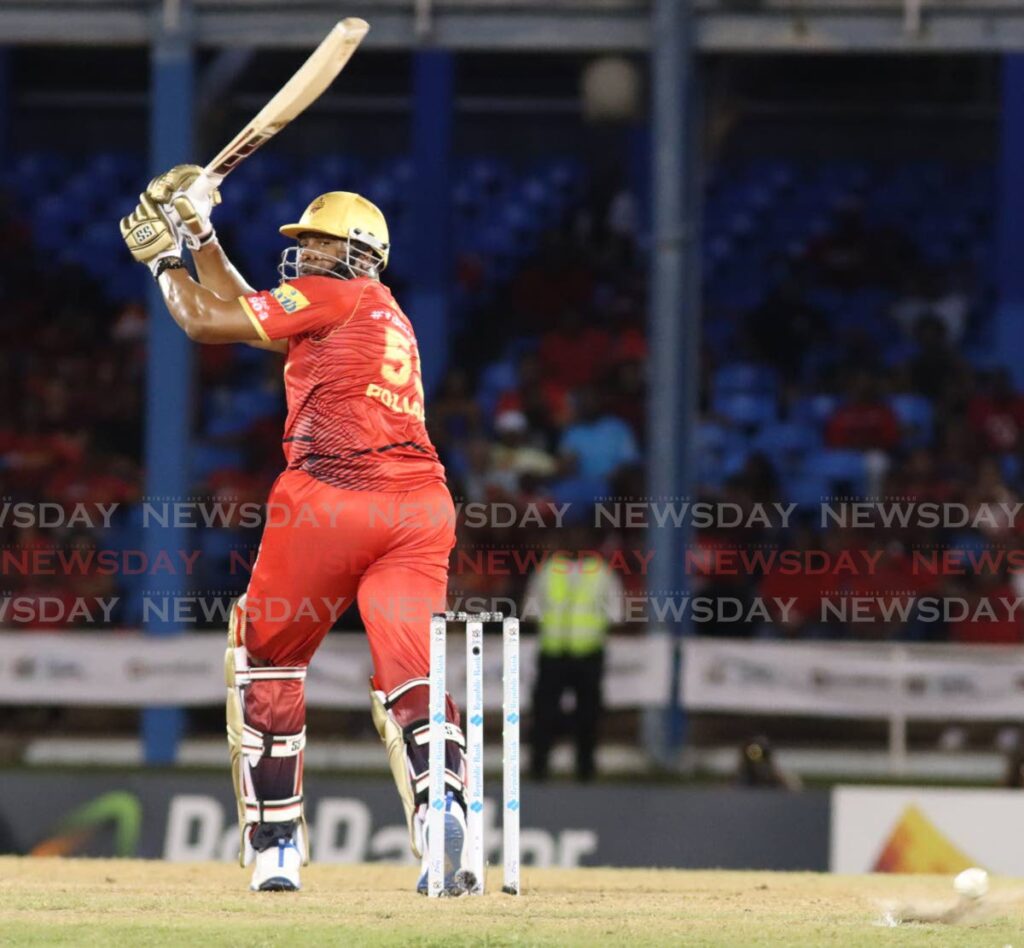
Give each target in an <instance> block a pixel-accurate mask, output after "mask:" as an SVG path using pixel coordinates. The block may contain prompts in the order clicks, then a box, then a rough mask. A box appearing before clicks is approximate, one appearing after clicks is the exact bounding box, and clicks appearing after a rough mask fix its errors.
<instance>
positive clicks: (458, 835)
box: [416, 814, 477, 899]
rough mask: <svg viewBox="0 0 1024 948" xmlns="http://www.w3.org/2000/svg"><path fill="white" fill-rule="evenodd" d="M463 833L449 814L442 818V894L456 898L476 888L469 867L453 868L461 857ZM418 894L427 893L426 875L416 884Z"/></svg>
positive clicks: (473, 874)
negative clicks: (443, 869) (443, 870)
mask: <svg viewBox="0 0 1024 948" xmlns="http://www.w3.org/2000/svg"><path fill="white" fill-rule="evenodd" d="M464 843H465V834H464V833H463V830H462V824H461V823H460V822H459V821H458V820H457V819H456V818H455V817H454V816H451V815H450V814H447V815H446V816H445V820H444V868H445V873H444V893H443V894H444V895H446V896H447V897H448V898H452V899H456V898H458V897H459V896H460V895H468V894H469V893H471V892H473V891H474V890H475V889H476V888H477V878H476V874H475V873H474V872H472V871H470V870H469V869H453V868H452V867H453V866H457V865H458V858H459V857H461V854H462V849H463V845H464ZM416 891H417V892H418V893H419V894H420V895H427V891H428V889H427V880H426V877H424V878H423V879H421V880H420V882H419V884H417V886H416Z"/></svg>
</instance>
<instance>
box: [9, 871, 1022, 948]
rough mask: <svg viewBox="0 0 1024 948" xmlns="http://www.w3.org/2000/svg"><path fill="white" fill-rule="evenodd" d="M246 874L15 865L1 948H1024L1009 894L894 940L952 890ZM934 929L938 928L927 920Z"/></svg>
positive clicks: (1004, 891) (747, 879) (850, 880)
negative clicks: (506, 883) (298, 886)
mask: <svg viewBox="0 0 1024 948" xmlns="http://www.w3.org/2000/svg"><path fill="white" fill-rule="evenodd" d="M247 879H248V872H245V871H243V870H241V869H239V868H238V867H237V866H228V865H212V864H192V865H189V864H167V863H160V862H140V861H126V860H84V859H83V860H71V859H38V858H36V859H19V858H13V857H4V858H0V896H2V897H0V944H2V945H12V944H14V945H53V944H67V945H75V946H78V945H104V946H107V945H132V946H134V945H174V946H175V948H180V946H182V945H186V946H189V948H192V946H200V945H239V946H246V948H259V946H271V945H287V946H289V948H291V946H300V945H318V946H319V945H360V946H362V945H403V946H427V945H445V946H449V948H450V946H458V945H467V946H468V945H596V944H606V945H622V944H629V945H678V944H686V945H688V946H698V945H723V946H725V945H730V946H731V945H737V946H739V945H743V946H750V945H771V946H793V945H816V946H819V945H844V946H845V945H851V946H853V945H856V946H862V945H898V946H904V945H927V946H930V948H938V946H947V945H950V946H952V945H956V946H964V945H992V946H996V948H1001V946H1006V945H1017V946H1024V936H1022V932H1024V901H1022V899H1024V886H1022V884H1021V883H1020V882H1019V881H1011V880H999V879H997V880H995V881H994V884H993V892H992V894H991V895H990V896H989V897H988V898H987V899H986V900H984V902H983V903H982V904H981V905H979V906H977V910H976V911H974V910H972V911H971V912H969V913H967V917H966V918H964V919H960V920H959V921H958V923H957V924H942V923H914V924H901V925H899V926H897V927H886V926H885V925H884V924H883V922H882V918H883V905H882V903H884V902H886V901H897V900H902V901H904V902H907V903H911V904H916V905H919V906H924V907H925V908H926V909H927V910H929V911H930V910H931V909H933V908H936V909H938V910H940V914H941V910H942V909H943V908H944V907H948V906H952V905H954V904H955V897H954V896H953V894H952V888H951V883H950V880H949V879H948V878H946V877H941V878H940V877H930V876H915V877H908V876H873V877H860V876H857V877H854V876H846V877H844V876H828V875H814V874H809V873H808V874H802V873H801V874H797V873H792V874H790V873H770V872H749V873H744V872H679V871H669V870H611V869H578V870H556V869H549V870H540V869H529V868H527V869H525V870H524V873H523V881H524V886H525V888H524V894H523V895H522V896H521V897H520V898H518V899H514V898H511V897H509V896H507V895H502V894H501V893H500V892H498V891H497V889H498V887H499V886H500V879H499V875H498V873H496V872H493V871H492V873H491V875H490V876H489V877H488V882H489V884H490V885H491V887H492V892H491V894H489V895H487V896H484V897H483V898H475V899H453V900H439V901H434V902H428V900H427V899H425V898H423V897H422V896H417V895H415V894H414V893H413V892H412V891H411V888H412V883H413V879H414V872H413V870H412V869H411V868H409V867H395V866H380V865H376V866H311V867H310V868H308V869H306V870H305V873H304V877H303V885H304V889H303V891H302V892H301V893H298V894H270V893H268V894H254V893H250V892H248V891H246V889H245V886H246V882H247ZM926 917H931V916H926Z"/></svg>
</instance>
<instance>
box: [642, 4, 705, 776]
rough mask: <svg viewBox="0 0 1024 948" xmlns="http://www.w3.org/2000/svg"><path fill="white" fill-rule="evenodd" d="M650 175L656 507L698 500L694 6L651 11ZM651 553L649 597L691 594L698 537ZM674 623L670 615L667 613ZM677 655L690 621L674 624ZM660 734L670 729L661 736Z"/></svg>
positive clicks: (665, 718)
mask: <svg viewBox="0 0 1024 948" xmlns="http://www.w3.org/2000/svg"><path fill="white" fill-rule="evenodd" d="M651 17H652V46H651V77H652V97H653V101H652V127H651V136H652V140H651V153H652V160H653V167H652V174H651V192H652V193H651V199H652V203H653V207H652V209H651V225H652V238H653V242H652V254H651V261H652V269H651V301H650V313H649V319H648V322H649V335H650V352H651V354H650V360H649V364H650V373H651V375H650V387H649V395H648V406H647V491H648V496H649V497H650V498H651V499H652V500H653V501H655V502H665V501H669V500H671V499H672V498H675V497H680V496H682V497H687V498H689V499H691V500H692V499H693V493H694V489H695V486H696V477H695V471H696V459H695V457H694V450H693V445H694V444H695V441H696V438H695V433H696V425H697V407H698V380H699V375H700V369H699V358H698V354H699V351H700V293H699V286H698V279H697V268H696V254H697V246H698V244H697V234H698V230H699V227H698V222H699V215H698V200H697V197H698V195H697V186H696V182H697V180H698V178H697V168H696V155H697V152H698V145H697V128H698V123H697V121H696V109H695V106H696V95H695V89H696V86H695V82H694V79H695V77H694V57H693V14H692V10H691V8H690V4H687V3H679V2H678V0H655V3H654V5H653V8H652V14H651ZM647 533H648V544H649V550H650V552H651V553H653V554H654V555H653V558H652V560H651V568H650V572H649V574H648V583H649V585H648V594H649V595H650V596H652V597H676V596H678V595H679V594H680V592H686V591H687V577H686V576H685V575H684V570H683V565H684V555H685V550H686V547H687V546H688V544H689V541H690V530H689V529H688V528H686V527H684V528H681V529H680V528H673V527H672V526H671V524H666V525H664V526H651V527H649V528H648V531H647ZM668 614H669V615H671V614H672V613H671V611H670V612H669V613H668ZM665 625H666V628H664V629H661V630H659V629H655V628H652V629H651V630H650V631H651V632H652V633H653V632H659V631H666V632H670V633H671V634H673V636H674V640H675V643H676V646H677V654H678V646H679V642H680V640H681V638H682V637H683V636H684V635H685V634H687V633H688V632H689V631H690V628H689V624H688V622H687V621H686V620H682V621H678V622H666V623H665ZM679 684H680V669H679V663H678V659H676V661H675V662H674V665H673V676H672V701H671V704H670V707H669V708H668V709H666V713H665V714H663V715H661V716H660V720H659V719H658V718H655V717H654V716H653V715H651V714H649V715H648V716H647V718H646V719H645V742H646V745H647V748H648V750H649V751H650V752H651V753H652V754H653V755H654V756H656V757H661V758H662V760H663V762H664V763H669V762H670V761H669V756H670V751H672V750H673V749H674V748H675V747H677V746H678V745H679V744H680V743H681V741H682V740H683V737H684V734H685V720H684V718H683V717H682V714H681V712H679V711H678V707H679V700H678V699H679ZM659 724H660V725H662V726H663V727H664V730H663V732H662V733H658V732H659V730H660V728H659V727H658V725H659Z"/></svg>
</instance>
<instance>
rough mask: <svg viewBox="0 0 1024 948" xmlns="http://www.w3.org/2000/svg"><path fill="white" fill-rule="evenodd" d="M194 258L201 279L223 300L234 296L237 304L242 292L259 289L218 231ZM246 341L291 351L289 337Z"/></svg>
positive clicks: (199, 249) (272, 349)
mask: <svg viewBox="0 0 1024 948" xmlns="http://www.w3.org/2000/svg"><path fill="white" fill-rule="evenodd" d="M192 262H193V263H194V264H195V265H196V275H197V276H198V277H199V282H200V283H201V284H202V285H203V286H205V287H206V288H207V289H208V290H212V291H213V292H214V293H215V294H216V295H217V296H219V297H220V298H221V299H222V300H231V301H233V302H235V304H236V305H240V304H238V302H237V300H238V298H239V297H240V296H251V295H252V294H253V293H255V292H256V291H255V290H254V289H253V288H252V287H251V286H249V284H248V283H246V282H245V280H244V279H243V278H242V275H241V274H240V273H239V272H238V270H236V269H235V265H234V264H233V263H232V262H231V260H230V259H229V258H228V255H227V254H226V253H225V252H224V248H223V247H221V245H220V242H219V241H218V240H217V237H216V234H214V235H213V237H212V238H211V239H209V240H207V241H206V243H204V244H203V245H202V246H201V247H199V248H198V249H197V250H193V251H192ZM250 323H251V320H250ZM245 342H247V343H248V344H249V345H250V346H253V347H254V348H256V349H266V350H267V351H268V352H280V353H285V352H287V351H288V340H287V339H270V340H266V339H261V338H256V339H247V340H245Z"/></svg>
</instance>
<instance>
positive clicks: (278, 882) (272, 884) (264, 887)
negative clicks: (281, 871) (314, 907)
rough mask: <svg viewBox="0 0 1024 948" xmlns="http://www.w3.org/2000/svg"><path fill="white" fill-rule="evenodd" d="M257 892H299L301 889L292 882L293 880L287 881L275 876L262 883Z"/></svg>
mask: <svg viewBox="0 0 1024 948" xmlns="http://www.w3.org/2000/svg"><path fill="white" fill-rule="evenodd" d="M256 891H257V892H298V891H299V887H298V886H297V885H296V884H295V883H294V882H292V881H291V879H285V878H284V877H283V876H274V877H273V878H272V879H266V880H264V881H263V882H261V883H260V885H259V888H258V889H256Z"/></svg>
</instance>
